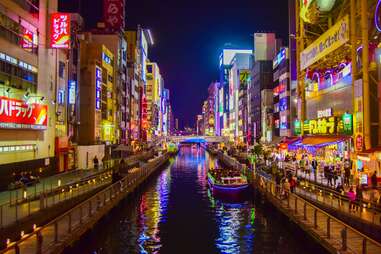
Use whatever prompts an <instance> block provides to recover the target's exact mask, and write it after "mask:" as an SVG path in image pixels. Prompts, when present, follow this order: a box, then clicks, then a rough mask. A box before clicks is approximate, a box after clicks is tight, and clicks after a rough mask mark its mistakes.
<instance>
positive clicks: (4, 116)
mask: <svg viewBox="0 0 381 254" xmlns="http://www.w3.org/2000/svg"><path fill="white" fill-rule="evenodd" d="M47 123H48V106H47V105H43V104H39V103H27V102H25V101H23V100H18V99H13V98H8V97H5V96H1V97H0V128H5V129H35V130H45V129H46V128H47Z"/></svg>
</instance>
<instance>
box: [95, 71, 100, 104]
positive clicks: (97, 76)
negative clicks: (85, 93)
mask: <svg viewBox="0 0 381 254" xmlns="http://www.w3.org/2000/svg"><path fill="white" fill-rule="evenodd" d="M101 93H102V69H101V68H99V67H98V66H96V67H95V109H96V110H101Z"/></svg>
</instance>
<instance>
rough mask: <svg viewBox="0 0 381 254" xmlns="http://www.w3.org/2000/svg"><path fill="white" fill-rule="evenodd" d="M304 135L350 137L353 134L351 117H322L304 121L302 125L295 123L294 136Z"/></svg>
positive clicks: (347, 115) (345, 115)
mask: <svg viewBox="0 0 381 254" xmlns="http://www.w3.org/2000/svg"><path fill="white" fill-rule="evenodd" d="M302 129H303V133H304V134H306V135H334V134H337V135H352V133H353V116H352V115H351V114H348V113H346V114H344V115H342V116H341V117H335V116H331V117H322V118H318V119H312V120H305V121H304V123H303V124H302V123H301V122H300V121H298V120H296V121H295V134H296V135H300V134H301V133H302Z"/></svg>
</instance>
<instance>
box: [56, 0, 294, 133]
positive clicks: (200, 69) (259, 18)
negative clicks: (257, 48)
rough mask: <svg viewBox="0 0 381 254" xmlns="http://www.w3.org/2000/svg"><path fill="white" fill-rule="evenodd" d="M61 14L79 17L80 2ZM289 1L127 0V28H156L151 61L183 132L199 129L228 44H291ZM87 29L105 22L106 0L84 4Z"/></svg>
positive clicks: (70, 0)
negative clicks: (257, 37)
mask: <svg viewBox="0 0 381 254" xmlns="http://www.w3.org/2000/svg"><path fill="white" fill-rule="evenodd" d="M59 2H60V10H61V11H72V12H76V11H77V10H78V9H79V7H78V6H79V0H59ZM287 2H288V1H287V0H230V1H228V0H126V25H127V27H128V28H135V27H136V26H137V24H140V25H141V26H142V27H144V28H150V29H151V30H152V33H153V37H154V41H155V45H154V46H153V48H151V49H150V51H149V59H150V60H151V61H154V62H157V63H158V64H159V67H160V70H161V74H162V75H163V77H164V79H165V87H166V88H169V89H170V96H171V103H172V106H173V109H174V114H175V117H176V118H179V124H180V127H183V126H194V122H195V117H196V115H197V114H200V113H201V105H202V102H203V100H204V99H206V97H207V88H208V86H209V84H210V83H211V82H212V81H214V80H217V79H218V56H219V52H220V50H221V48H222V47H223V46H224V44H225V43H230V44H232V45H234V46H235V47H237V48H241V47H242V48H245V47H248V48H252V47H253V37H252V34H253V33H254V32H275V33H276V34H277V35H278V37H280V38H283V40H284V41H285V42H287V41H286V40H287V34H288V13H287V12H288V9H287ZM80 9H81V13H82V16H83V17H84V18H85V22H86V26H87V27H92V26H95V22H97V21H99V20H100V19H101V18H102V0H82V3H81V6H80Z"/></svg>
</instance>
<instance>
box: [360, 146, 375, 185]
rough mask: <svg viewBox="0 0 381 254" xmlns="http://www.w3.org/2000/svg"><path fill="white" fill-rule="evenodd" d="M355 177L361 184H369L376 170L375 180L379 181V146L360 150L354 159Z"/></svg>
mask: <svg viewBox="0 0 381 254" xmlns="http://www.w3.org/2000/svg"><path fill="white" fill-rule="evenodd" d="M354 166H355V169H356V171H355V174H356V175H355V178H356V179H358V180H359V183H360V184H362V185H370V183H371V177H372V175H373V174H374V172H376V175H377V176H378V177H377V181H378V182H379V183H381V177H379V176H380V175H381V147H377V148H374V149H370V150H367V151H363V152H360V153H358V154H357V155H356V160H355V165H354Z"/></svg>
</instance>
